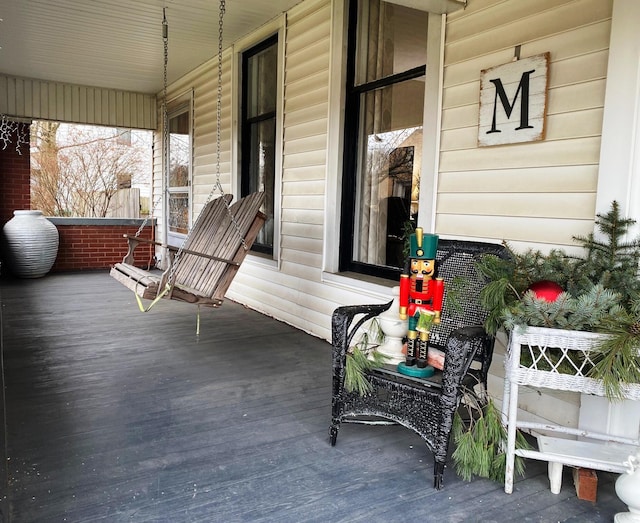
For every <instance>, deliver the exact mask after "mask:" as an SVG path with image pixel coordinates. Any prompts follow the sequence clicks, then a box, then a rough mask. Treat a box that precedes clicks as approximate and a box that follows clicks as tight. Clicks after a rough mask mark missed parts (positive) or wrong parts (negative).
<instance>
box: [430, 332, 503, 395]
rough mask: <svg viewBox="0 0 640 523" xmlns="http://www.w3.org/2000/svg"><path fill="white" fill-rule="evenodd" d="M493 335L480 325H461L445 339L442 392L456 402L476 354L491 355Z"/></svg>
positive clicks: (485, 356)
mask: <svg viewBox="0 0 640 523" xmlns="http://www.w3.org/2000/svg"><path fill="white" fill-rule="evenodd" d="M492 348H493V336H491V335H490V334H488V333H487V332H486V331H485V330H484V329H483V328H482V327H480V326H469V327H461V328H459V329H456V330H454V331H453V332H452V333H451V334H450V335H449V338H448V339H447V344H446V347H445V358H444V369H443V371H442V389H443V394H445V395H447V396H450V397H451V399H452V400H453V401H456V402H457V397H458V394H459V389H460V386H461V384H462V381H463V379H464V377H465V376H466V375H467V373H468V372H469V368H470V367H471V363H472V362H473V360H474V358H476V356H482V357H484V358H487V357H489V358H490V355H491V352H492Z"/></svg>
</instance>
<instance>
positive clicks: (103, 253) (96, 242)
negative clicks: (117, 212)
mask: <svg viewBox="0 0 640 523" xmlns="http://www.w3.org/2000/svg"><path fill="white" fill-rule="evenodd" d="M48 220H49V221H51V222H52V223H53V224H54V225H55V226H56V227H57V229H58V234H59V236H60V246H59V247H58V256H57V258H56V261H55V263H54V264H53V267H52V269H51V271H52V272H64V271H83V270H95V269H109V268H110V267H112V266H113V265H115V264H116V263H119V262H121V261H122V258H123V257H124V256H125V255H126V254H127V250H128V242H127V240H126V239H125V238H124V237H123V235H125V234H129V235H131V236H134V235H135V234H136V232H137V231H138V229H139V228H140V225H141V224H142V220H129V219H117V218H48ZM150 223H151V222H149V224H147V225H146V226H145V227H144V229H143V230H142V232H141V233H140V237H142V238H145V239H152V237H153V231H154V230H155V228H154V227H152V226H151V225H150ZM153 255H154V248H153V245H145V244H140V245H138V248H137V249H136V250H135V264H136V266H138V267H143V268H146V267H147V266H148V265H149V263H151V265H152V266H153Z"/></svg>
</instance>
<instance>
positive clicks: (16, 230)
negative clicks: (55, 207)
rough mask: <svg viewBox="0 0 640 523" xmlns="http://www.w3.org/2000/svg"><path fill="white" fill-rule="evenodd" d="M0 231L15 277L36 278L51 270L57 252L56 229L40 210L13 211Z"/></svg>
mask: <svg viewBox="0 0 640 523" xmlns="http://www.w3.org/2000/svg"><path fill="white" fill-rule="evenodd" d="M2 231H3V233H4V237H5V240H6V242H7V247H8V251H9V256H10V266H11V269H12V272H13V273H14V274H15V275H16V276H18V277H20V278H40V277H42V276H44V275H45V274H47V273H48V272H49V271H50V270H51V267H52V266H53V263H54V262H55V261H56V256H57V255H58V243H59V236H58V229H57V228H56V226H55V225H54V224H53V223H51V222H50V221H49V220H47V219H46V218H45V217H44V216H43V215H42V211H13V218H11V220H9V221H8V222H7V223H6V224H5V225H4V227H3V228H2Z"/></svg>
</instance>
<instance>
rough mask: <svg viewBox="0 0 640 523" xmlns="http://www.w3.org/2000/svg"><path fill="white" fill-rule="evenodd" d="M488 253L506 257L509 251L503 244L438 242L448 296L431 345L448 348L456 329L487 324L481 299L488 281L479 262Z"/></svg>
mask: <svg viewBox="0 0 640 523" xmlns="http://www.w3.org/2000/svg"><path fill="white" fill-rule="evenodd" d="M485 254H492V255H494V256H498V257H500V258H505V257H507V256H508V251H507V249H506V248H505V247H504V246H503V245H500V244H493V243H483V242H472V241H464V240H445V239H440V240H439V241H438V251H437V254H436V276H437V277H439V278H444V285H445V295H444V304H443V310H442V317H441V321H440V324H439V325H437V326H434V327H432V329H431V336H430V338H429V345H431V346H433V347H435V348H438V349H440V350H444V347H445V344H446V342H447V338H448V337H449V334H451V332H452V331H454V330H455V329H458V328H461V327H468V326H474V325H479V326H482V325H483V324H484V322H485V320H486V319H487V315H488V311H487V310H486V309H484V308H483V307H482V306H481V305H480V303H479V301H478V298H479V295H480V290H481V289H482V288H483V287H484V285H485V283H486V280H485V279H484V278H483V277H482V275H481V274H480V273H479V272H478V270H477V268H476V261H478V260H479V259H480V258H481V257H482V256H484V255H485Z"/></svg>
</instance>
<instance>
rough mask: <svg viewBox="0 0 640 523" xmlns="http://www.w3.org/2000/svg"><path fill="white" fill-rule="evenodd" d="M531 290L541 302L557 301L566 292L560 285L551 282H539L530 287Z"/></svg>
mask: <svg viewBox="0 0 640 523" xmlns="http://www.w3.org/2000/svg"><path fill="white" fill-rule="evenodd" d="M529 290H530V291H531V292H533V294H535V295H536V298H538V299H539V300H545V301H556V300H557V299H558V296H560V295H561V294H562V293H563V292H564V291H563V289H562V287H560V285H558V284H557V283H555V282H552V281H549V280H543V281H537V282H535V283H533V284H532V285H531V287H529Z"/></svg>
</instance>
